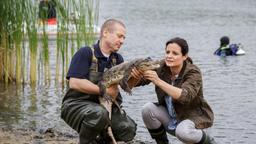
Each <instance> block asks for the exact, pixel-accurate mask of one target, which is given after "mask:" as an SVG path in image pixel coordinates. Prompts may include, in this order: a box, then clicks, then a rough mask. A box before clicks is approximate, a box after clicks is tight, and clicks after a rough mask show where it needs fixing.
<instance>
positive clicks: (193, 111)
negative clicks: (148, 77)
mask: <svg viewBox="0 0 256 144" xmlns="http://www.w3.org/2000/svg"><path fill="white" fill-rule="evenodd" d="M157 73H158V76H159V78H161V79H162V80H164V81H166V82H167V83H169V84H171V83H172V82H171V79H170V78H171V75H172V73H171V71H170V68H169V67H167V66H166V65H165V62H164V61H163V62H162V64H161V67H160V68H159V69H158V70H157ZM144 84H145V83H144ZM142 85H143V84H142ZM174 86H176V87H179V88H181V89H182V92H181V97H180V98H179V99H177V100H173V106H174V109H175V111H176V114H177V119H178V121H182V120H185V119H190V120H192V121H193V122H194V123H195V124H196V128H208V127H210V126H212V124H213V119H214V115H213V111H212V109H211V108H210V106H209V105H208V104H207V102H206V101H205V99H204V97H203V82H202V75H201V72H200V70H199V68H198V67H197V66H195V65H193V64H192V63H191V62H189V61H185V62H184V64H183V67H182V70H181V72H180V73H179V76H178V78H177V79H176V80H175V82H174ZM155 91H156V94H157V98H158V103H159V104H160V105H163V106H165V107H166V103H165V98H164V97H165V96H166V95H167V94H166V93H165V92H164V91H163V90H162V89H160V88H159V87H157V86H156V87H155Z"/></svg>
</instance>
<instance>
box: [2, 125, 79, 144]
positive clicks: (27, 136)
mask: <svg viewBox="0 0 256 144" xmlns="http://www.w3.org/2000/svg"><path fill="white" fill-rule="evenodd" d="M0 143H1V144H2V143H3V144H30V143H31V144H77V143H78V137H75V136H67V135H63V134H61V133H58V132H56V131H54V130H53V129H47V130H46V131H45V132H41V133H40V132H37V131H34V130H31V129H14V128H0Z"/></svg>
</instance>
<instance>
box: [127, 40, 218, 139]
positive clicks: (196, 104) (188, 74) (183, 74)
mask: <svg viewBox="0 0 256 144" xmlns="http://www.w3.org/2000/svg"><path fill="white" fill-rule="evenodd" d="M188 51H189V47H188V44H187V41H186V40H185V39H183V38H179V37H176V38H172V39H170V40H169V41H167V42H166V46H165V57H164V60H163V61H162V63H161V64H160V68H158V69H157V70H156V71H152V70H148V71H145V72H141V71H137V70H136V69H134V70H133V71H132V75H133V76H134V77H136V78H137V79H138V81H139V82H138V84H137V85H136V86H140V85H146V84H149V83H150V82H152V83H153V84H154V85H155V92H156V95H157V98H158V102H156V103H153V102H148V103H146V104H145V105H144V106H143V109H142V118H143V121H144V124H145V126H146V128H147V129H148V131H149V133H150V135H151V137H152V138H153V139H154V140H155V141H156V143H157V144H168V143H169V140H168V138H167V134H166V133H169V134H171V135H173V136H175V137H177V138H178V139H179V140H180V141H182V142H183V143H195V144H216V142H215V140H214V139H213V137H211V136H210V135H209V134H208V133H207V131H206V129H207V128H209V127H211V126H212V125H213V120H214V113H213V111H212V109H211V107H210V106H209V104H208V103H207V101H206V100H205V98H204V95H203V79H202V74H201V71H200V69H199V68H198V67H197V66H196V65H195V64H193V62H192V59H191V58H189V57H188ZM141 75H142V76H143V78H144V79H146V80H144V79H143V78H141V77H142V76H141Z"/></svg>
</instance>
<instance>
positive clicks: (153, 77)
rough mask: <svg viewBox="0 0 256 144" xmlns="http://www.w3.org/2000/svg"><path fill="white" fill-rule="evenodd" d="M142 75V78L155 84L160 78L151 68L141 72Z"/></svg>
mask: <svg viewBox="0 0 256 144" xmlns="http://www.w3.org/2000/svg"><path fill="white" fill-rule="evenodd" d="M143 76H144V78H146V79H148V80H150V81H151V82H153V83H154V84H155V85H156V84H157V82H159V81H160V80H161V79H160V78H159V77H158V75H157V73H156V71H153V70H147V71H144V72H143Z"/></svg>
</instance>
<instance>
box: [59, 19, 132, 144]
mask: <svg viewBox="0 0 256 144" xmlns="http://www.w3.org/2000/svg"><path fill="white" fill-rule="evenodd" d="M125 35H126V27H125V25H124V24H123V23H122V22H121V21H119V20H116V19H109V20H107V21H105V23H104V24H103V25H102V27H101V32H100V40H99V41H98V42H97V43H96V44H95V45H93V47H89V46H86V47H83V48H80V49H79V50H78V51H77V52H76V54H75V55H74V56H73V58H72V61H71V64H70V67H69V70H68V73H67V79H68V80H69V89H68V91H67V93H66V95H65V96H64V98H63V103H62V108H61V118H62V119H63V120H64V121H65V122H66V123H67V124H68V125H69V126H70V127H72V128H73V129H74V130H76V131H77V132H78V133H79V141H80V144H97V143H99V144H105V143H106V144H107V143H109V141H110V140H109V137H108V136H107V134H106V131H107V127H108V126H110V125H111V127H112V130H113V134H114V136H115V138H116V140H117V141H125V142H126V141H130V140H132V139H133V138H134V136H135V134H136V123H135V122H134V121H133V120H132V119H131V118H130V117H129V116H128V115H126V114H125V113H121V112H120V111H119V109H118V108H117V106H115V105H113V108H112V118H111V120H110V119H109V116H108V111H107V110H106V109H105V108H104V107H103V106H102V105H100V104H99V97H100V96H101V94H100V91H101V90H100V88H99V87H98V85H97V84H98V82H99V80H101V77H102V74H103V72H104V71H105V70H106V69H109V68H111V67H112V66H114V65H118V64H120V63H122V62H123V57H122V56H121V55H120V54H119V53H117V51H118V50H119V49H120V48H121V46H122V44H123V43H124V40H125ZM107 94H108V95H110V96H112V98H114V99H116V100H117V101H118V102H119V104H121V103H122V97H121V95H120V92H119V90H118V87H117V85H113V86H111V87H109V88H107Z"/></svg>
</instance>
